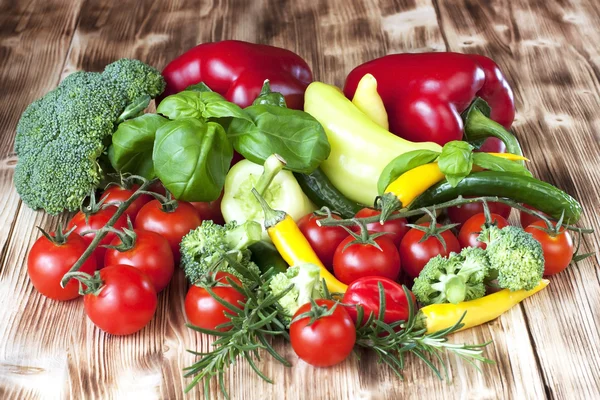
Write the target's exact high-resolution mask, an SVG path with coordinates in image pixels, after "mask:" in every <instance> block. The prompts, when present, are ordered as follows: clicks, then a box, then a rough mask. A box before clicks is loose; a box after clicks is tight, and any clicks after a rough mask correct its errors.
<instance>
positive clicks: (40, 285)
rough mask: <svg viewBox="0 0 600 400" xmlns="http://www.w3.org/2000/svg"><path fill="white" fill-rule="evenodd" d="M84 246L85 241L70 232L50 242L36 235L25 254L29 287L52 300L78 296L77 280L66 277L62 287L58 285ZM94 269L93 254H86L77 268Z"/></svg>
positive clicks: (85, 247) (92, 271)
mask: <svg viewBox="0 0 600 400" xmlns="http://www.w3.org/2000/svg"><path fill="white" fill-rule="evenodd" d="M52 236H55V235H54V234H53V235H52ZM87 247H88V245H87V243H86V241H85V240H83V238H82V237H81V236H79V235H78V234H77V233H74V232H73V233H71V234H70V235H69V236H68V237H67V238H66V239H65V240H64V243H62V244H57V243H54V242H52V241H50V240H48V238H46V237H45V236H42V237H40V238H39V239H38V240H36V241H35V243H34V244H33V246H32V247H31V250H30V251H29V256H28V257H27V274H28V275H29V279H30V280H31V283H32V284H33V287H35V289H36V290H37V291H38V292H40V293H41V294H43V295H44V296H46V297H49V298H51V299H53V300H60V301H65V300H71V299H74V298H76V297H79V283H78V282H77V280H75V279H71V280H69V282H68V283H67V285H66V286H65V287H64V288H62V287H61V286H60V281H61V280H62V278H63V276H64V275H65V274H66V273H67V272H69V270H70V269H71V267H72V266H73V265H74V264H75V263H76V262H77V260H78V259H79V257H81V255H82V254H83V253H84V252H85V250H86V249H87ZM95 270H96V258H95V257H89V258H88V259H87V260H86V261H85V262H84V263H83V265H82V266H81V269H80V271H81V272H86V273H88V274H93V273H94V271H95Z"/></svg>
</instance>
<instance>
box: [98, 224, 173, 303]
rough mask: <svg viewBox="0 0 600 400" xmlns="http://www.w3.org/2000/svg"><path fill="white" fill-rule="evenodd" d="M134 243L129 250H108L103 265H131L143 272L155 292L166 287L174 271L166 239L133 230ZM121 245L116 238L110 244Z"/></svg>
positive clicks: (154, 233)
mask: <svg viewBox="0 0 600 400" xmlns="http://www.w3.org/2000/svg"><path fill="white" fill-rule="evenodd" d="M134 232H135V236H136V238H135V243H134V245H133V247H132V248H131V249H129V250H125V251H119V250H117V249H108V250H107V251H106V255H105V256H104V265H117V264H122V265H131V266H132V267H135V268H137V269H139V270H140V271H142V272H144V273H145V274H146V275H148V277H149V278H150V280H151V281H152V284H153V285H154V288H155V289H156V292H157V293H158V292H160V291H162V290H163V289H164V288H166V287H167V285H168V284H169V282H170V281H171V277H172V276H173V271H174V270H175V262H174V261H173V252H172V251H171V246H170V245H169V242H167V239H165V238H164V237H162V236H161V235H159V234H158V233H156V232H150V231H145V230H142V229H134ZM110 244H111V245H112V246H120V245H122V242H121V239H120V238H119V237H118V236H117V237H115V238H114V239H113V241H112V242H111V243H110Z"/></svg>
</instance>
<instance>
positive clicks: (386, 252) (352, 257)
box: [333, 235, 400, 285]
mask: <svg viewBox="0 0 600 400" xmlns="http://www.w3.org/2000/svg"><path fill="white" fill-rule="evenodd" d="M385 236H387V235H384V236H379V237H378V238H376V239H374V240H375V243H377V244H378V245H379V247H380V248H381V250H380V249H378V248H377V247H375V246H373V245H372V244H368V243H354V244H351V245H349V246H348V247H347V248H346V245H348V244H349V243H350V242H352V241H355V240H356V239H355V238H354V237H352V236H349V237H347V238H346V239H344V241H342V243H340V244H339V246H338V247H337V249H336V250H335V254H334V255H333V273H334V275H335V276H336V277H337V278H338V279H339V280H340V281H341V282H343V283H345V284H347V285H348V284H350V283H352V282H354V281H355V280H357V279H359V278H362V277H365V276H383V277H385V278H389V279H392V280H395V279H398V275H399V274H400V256H399V255H398V249H397V248H396V246H394V242H392V241H391V240H390V239H388V238H386V237H385Z"/></svg>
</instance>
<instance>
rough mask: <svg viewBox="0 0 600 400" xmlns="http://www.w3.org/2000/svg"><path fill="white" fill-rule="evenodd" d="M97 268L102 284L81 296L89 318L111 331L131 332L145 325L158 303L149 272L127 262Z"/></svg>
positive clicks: (127, 333) (122, 333) (115, 332)
mask: <svg viewBox="0 0 600 400" xmlns="http://www.w3.org/2000/svg"><path fill="white" fill-rule="evenodd" d="M99 272H100V279H101V280H102V286H101V287H100V289H99V290H97V291H96V292H94V293H89V294H86V295H85V296H84V297H83V305H84V308H85V313H86V314H87V316H88V318H89V319H91V320H92V322H93V323H94V325H96V326H97V327H98V328H100V329H102V330H103V331H104V332H106V333H110V334H112V335H130V334H132V333H135V332H137V331H139V330H140V329H142V328H143V327H145V326H146V325H147V324H148V322H150V320H151V319H152V316H153V315H154V312H155V311H156V306H157V304H158V299H157V297H156V290H154V285H153V284H152V281H151V280H150V278H149V277H148V275H146V274H144V273H143V272H142V271H140V270H139V269H137V268H134V267H132V266H129V265H110V266H107V267H106V268H103V269H101V270H100V271H99Z"/></svg>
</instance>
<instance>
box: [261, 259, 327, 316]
mask: <svg viewBox="0 0 600 400" xmlns="http://www.w3.org/2000/svg"><path fill="white" fill-rule="evenodd" d="M291 285H294V286H293V287H292V289H291V290H290V291H289V292H287V293H286V294H285V295H284V296H283V297H282V298H281V299H279V305H281V307H282V308H283V310H284V312H285V314H286V316H287V318H286V321H285V322H286V323H288V324H289V323H290V322H291V320H292V317H293V316H294V314H295V313H296V311H298V309H299V308H300V307H301V306H303V305H304V304H306V303H308V302H310V299H320V298H323V297H324V296H325V291H324V289H323V285H322V283H321V269H320V268H319V267H318V266H316V265H314V264H300V265H295V266H293V267H290V268H288V269H287V271H286V272H280V273H278V274H277V275H275V276H274V277H273V278H271V281H270V282H269V288H270V289H271V292H272V293H273V294H274V295H278V294H280V293H281V292H283V291H284V290H285V289H287V288H288V287H290V286H291Z"/></svg>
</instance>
